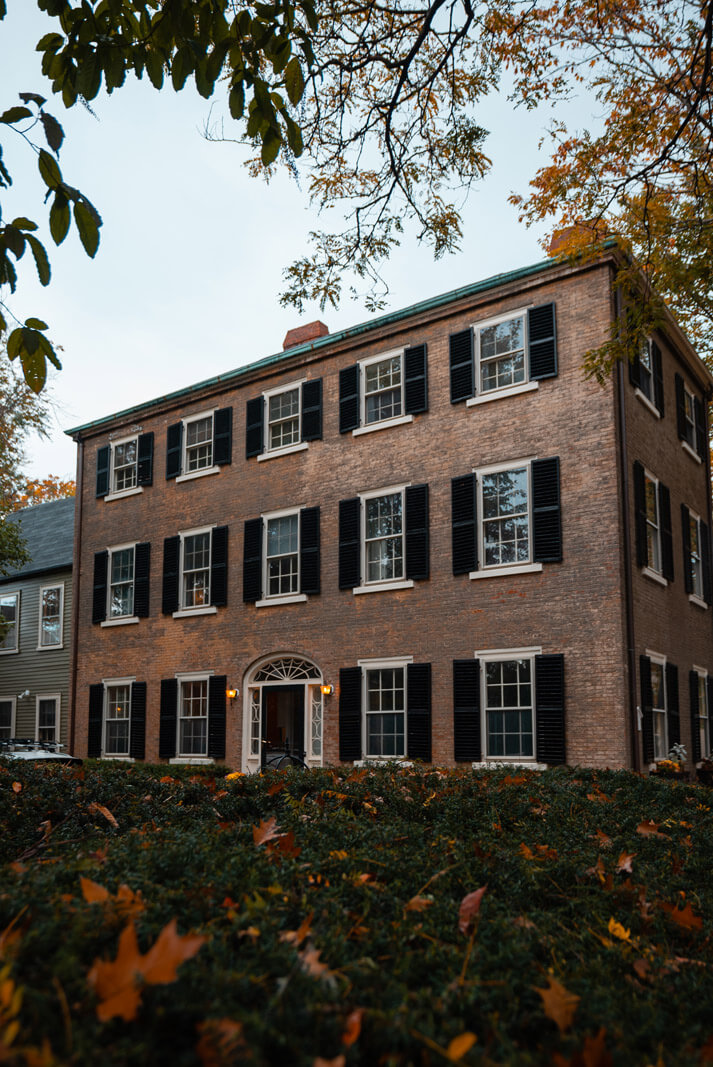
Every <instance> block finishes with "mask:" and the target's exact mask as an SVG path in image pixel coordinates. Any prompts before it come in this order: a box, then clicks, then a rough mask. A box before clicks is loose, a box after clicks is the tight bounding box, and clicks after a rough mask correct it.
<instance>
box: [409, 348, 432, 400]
mask: <svg viewBox="0 0 713 1067" xmlns="http://www.w3.org/2000/svg"><path fill="white" fill-rule="evenodd" d="M404 398H405V399H404V410H405V412H406V414H407V415H418V414H419V413H420V412H422V411H428V364H427V355H426V345H414V347H413V348H407V349H406V351H405V352H404Z"/></svg>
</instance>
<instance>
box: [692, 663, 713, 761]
mask: <svg viewBox="0 0 713 1067" xmlns="http://www.w3.org/2000/svg"><path fill="white" fill-rule="evenodd" d="M691 670H693V671H695V672H696V674H697V675H698V677H699V678H704V679H705V690H706V716H705V718H706V719H707V720H708V740H709V744H710V740H711V721H712V720H711V708H710V707H709V706H708V678H709V674H708V671H707V670H706V668H705V667H699V666H698V665H697V664H695V663H694V664H693V666H692V668H691ZM700 710H701V709H700V703H699V705H698V712H699V715H700ZM699 737H700V727H699ZM709 758H710V755H704V754H702V755H701V759H700V761H699V762H698V763H697V764H696V766H697V767H700V765H701V762H702V761H703V760H704V759H709Z"/></svg>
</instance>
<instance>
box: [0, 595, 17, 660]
mask: <svg viewBox="0 0 713 1067" xmlns="http://www.w3.org/2000/svg"><path fill="white" fill-rule="evenodd" d="M21 594H22V590H21V589H2V590H0V600H4V599H5V598H6V597H11V596H14V597H16V598H17V601H16V604H15V647H14V648H0V656H16V655H17V654H18V653H19V651H20V607H21V604H22V595H21Z"/></svg>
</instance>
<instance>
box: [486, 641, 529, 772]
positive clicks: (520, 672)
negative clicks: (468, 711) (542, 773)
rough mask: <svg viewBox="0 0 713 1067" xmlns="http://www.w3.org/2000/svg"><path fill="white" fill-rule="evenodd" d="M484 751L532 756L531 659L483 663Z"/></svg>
mask: <svg viewBox="0 0 713 1067" xmlns="http://www.w3.org/2000/svg"><path fill="white" fill-rule="evenodd" d="M484 677H485V710H486V731H487V754H488V757H495V756H508V757H511V756H519V757H523V758H525V757H527V758H531V757H532V755H533V752H534V740H533V736H534V729H533V720H534V716H533V706H534V705H533V693H532V660H531V659H510V660H493V661H488V662H486V663H485V671H484Z"/></svg>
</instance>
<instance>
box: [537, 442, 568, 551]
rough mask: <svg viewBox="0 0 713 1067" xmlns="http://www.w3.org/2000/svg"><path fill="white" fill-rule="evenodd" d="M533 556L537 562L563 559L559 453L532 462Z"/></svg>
mask: <svg viewBox="0 0 713 1067" xmlns="http://www.w3.org/2000/svg"><path fill="white" fill-rule="evenodd" d="M532 558H533V559H534V560H535V562H537V563H561V562H562V519H561V510H560V461H559V457H558V456H553V457H551V458H550V459H536V460H533V463H532Z"/></svg>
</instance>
